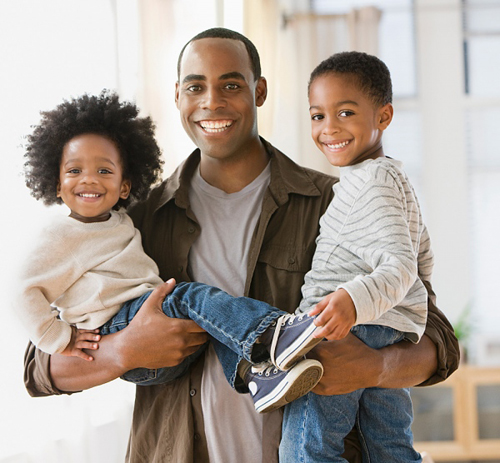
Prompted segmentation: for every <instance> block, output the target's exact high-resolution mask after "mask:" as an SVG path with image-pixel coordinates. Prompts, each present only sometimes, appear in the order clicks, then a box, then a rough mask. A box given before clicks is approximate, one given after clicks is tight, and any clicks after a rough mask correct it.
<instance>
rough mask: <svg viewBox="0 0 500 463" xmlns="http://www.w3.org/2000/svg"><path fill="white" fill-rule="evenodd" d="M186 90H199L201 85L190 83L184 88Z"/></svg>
mask: <svg viewBox="0 0 500 463" xmlns="http://www.w3.org/2000/svg"><path fill="white" fill-rule="evenodd" d="M186 90H187V91H188V92H199V91H200V90H201V87H200V86H199V85H190V86H189V87H187V88H186Z"/></svg>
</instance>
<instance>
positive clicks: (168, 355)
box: [50, 279, 208, 392]
mask: <svg viewBox="0 0 500 463" xmlns="http://www.w3.org/2000/svg"><path fill="white" fill-rule="evenodd" d="M174 286H175V281H174V280H173V279H172V280H169V281H167V282H166V283H164V284H162V285H161V286H159V287H158V288H156V289H155V290H154V291H153V292H152V293H151V295H150V296H149V298H148V299H147V300H146V302H145V303H144V304H143V306H142V307H141V309H140V310H139V312H137V314H136V316H135V317H134V319H133V320H132V321H131V322H130V324H129V326H127V327H126V328H124V329H123V330H121V331H118V332H117V333H113V334H108V335H106V336H101V340H100V341H99V349H97V350H95V351H92V356H93V357H94V361H92V362H82V361H81V360H80V359H77V358H75V357H67V356H63V355H57V354H55V355H53V356H52V357H51V359H50V375H51V377H52V381H53V384H54V386H55V387H56V388H57V389H59V390H60V391H66V392H71V391H80V390H83V389H89V388H91V387H95V386H99V385H100V384H104V383H107V382H108V381H112V380H114V379H116V378H118V377H119V376H121V375H123V373H125V372H127V371H129V370H132V369H134V368H139V367H144V368H161V367H167V366H173V365H178V364H179V363H180V362H182V360H184V359H185V358H186V357H187V356H188V355H190V354H192V353H193V352H195V351H196V350H198V349H199V348H200V346H202V345H203V344H204V343H205V342H206V341H207V339H208V335H207V333H205V332H204V331H203V330H202V329H201V328H200V327H199V326H198V325H197V324H196V323H195V322H193V321H192V320H178V319H175V318H169V317H167V316H166V315H165V314H164V313H163V312H162V310H161V304H162V301H163V299H164V298H165V296H166V295H167V294H168V293H170V292H171V291H172V289H173V288H174Z"/></svg>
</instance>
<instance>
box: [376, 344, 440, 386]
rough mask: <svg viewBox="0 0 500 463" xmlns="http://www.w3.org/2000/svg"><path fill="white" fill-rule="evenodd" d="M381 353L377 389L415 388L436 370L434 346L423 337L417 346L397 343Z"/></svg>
mask: <svg viewBox="0 0 500 463" xmlns="http://www.w3.org/2000/svg"><path fill="white" fill-rule="evenodd" d="M382 353H383V367H382V369H381V371H380V372H379V375H378V384H377V387H385V388H400V387H412V386H417V385H419V384H420V383H423V382H424V381H426V380H427V379H429V378H430V377H431V376H432V375H433V374H434V373H435V372H436V370H437V364H438V361H437V349H436V345H435V344H434V343H433V342H432V341H431V340H430V338H428V337H427V336H425V335H424V336H422V339H421V340H420V342H419V343H418V344H413V343H411V342H399V343H397V344H394V345H392V346H389V347H386V348H384V349H382Z"/></svg>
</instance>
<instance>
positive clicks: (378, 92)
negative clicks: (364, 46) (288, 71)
mask: <svg viewBox="0 0 500 463" xmlns="http://www.w3.org/2000/svg"><path fill="white" fill-rule="evenodd" d="M329 73H335V74H346V75H349V76H352V77H353V78H354V79H356V80H357V81H358V83H359V85H360V87H361V90H362V91H363V92H365V93H366V94H367V95H368V96H369V97H370V99H371V100H372V101H373V102H374V103H375V105H377V106H383V105H385V104H387V103H392V82H391V73H390V72H389V69H388V68H387V66H386V65H385V63H384V62H383V61H381V60H380V59H378V58H377V57H376V56H373V55H369V54H367V53H363V52H359V51H346V52H341V53H336V54H335V55H332V56H330V57H329V58H327V59H325V60H324V61H322V62H321V63H320V64H319V65H318V66H316V68H315V69H314V70H313V72H312V73H311V76H310V78H309V85H308V87H307V89H308V92H309V89H310V88H311V84H312V83H313V82H314V80H315V79H317V78H318V77H320V76H322V75H325V74H329Z"/></svg>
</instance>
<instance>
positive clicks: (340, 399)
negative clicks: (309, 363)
mask: <svg viewBox="0 0 500 463" xmlns="http://www.w3.org/2000/svg"><path fill="white" fill-rule="evenodd" d="M361 394H362V390H358V391H354V392H352V393H350V394H343V395H336V396H320V395H317V394H314V393H313V392H309V393H308V394H306V395H305V396H303V397H301V398H299V399H297V400H295V401H293V402H292V403H290V404H288V405H286V406H285V410H284V416H283V429H282V430H283V434H282V438H281V444H280V449H279V452H280V458H279V460H280V463H319V462H331V463H340V462H345V461H346V460H345V459H343V458H342V454H343V453H344V438H345V436H347V434H349V432H350V431H351V430H352V428H353V427H354V425H355V423H356V416H357V411H358V401H359V397H360V396H361Z"/></svg>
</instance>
